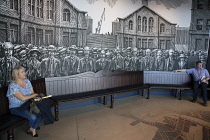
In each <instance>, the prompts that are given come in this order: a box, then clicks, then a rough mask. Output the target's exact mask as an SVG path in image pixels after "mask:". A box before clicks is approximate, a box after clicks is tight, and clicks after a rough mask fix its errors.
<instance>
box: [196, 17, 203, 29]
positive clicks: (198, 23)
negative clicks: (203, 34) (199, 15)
mask: <svg viewBox="0 0 210 140" xmlns="http://www.w3.org/2000/svg"><path fill="white" fill-rule="evenodd" d="M196 27H197V30H202V29H203V19H197V26H196Z"/></svg>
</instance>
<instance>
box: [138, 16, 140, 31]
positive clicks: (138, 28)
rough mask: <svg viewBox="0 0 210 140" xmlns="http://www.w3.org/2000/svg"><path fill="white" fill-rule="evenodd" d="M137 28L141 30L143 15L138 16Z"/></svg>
mask: <svg viewBox="0 0 210 140" xmlns="http://www.w3.org/2000/svg"><path fill="white" fill-rule="evenodd" d="M137 25H138V26H137V28H138V31H141V16H138V22H137Z"/></svg>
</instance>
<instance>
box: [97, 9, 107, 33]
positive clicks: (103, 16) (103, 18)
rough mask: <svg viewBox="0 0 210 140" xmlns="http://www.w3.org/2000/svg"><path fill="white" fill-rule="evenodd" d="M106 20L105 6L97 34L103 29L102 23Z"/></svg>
mask: <svg viewBox="0 0 210 140" xmlns="http://www.w3.org/2000/svg"><path fill="white" fill-rule="evenodd" d="M103 20H104V21H105V8H104V11H103V13H102V15H101V19H100V21H99V22H98V27H97V28H96V34H100V31H101V25H102V21H103Z"/></svg>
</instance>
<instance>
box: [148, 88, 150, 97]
mask: <svg viewBox="0 0 210 140" xmlns="http://www.w3.org/2000/svg"><path fill="white" fill-rule="evenodd" d="M149 98H150V88H148V91H147V99H149Z"/></svg>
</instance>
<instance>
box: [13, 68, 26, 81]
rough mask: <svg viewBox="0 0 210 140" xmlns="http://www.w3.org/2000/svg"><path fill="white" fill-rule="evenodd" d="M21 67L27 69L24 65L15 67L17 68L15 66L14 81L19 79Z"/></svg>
mask: <svg viewBox="0 0 210 140" xmlns="http://www.w3.org/2000/svg"><path fill="white" fill-rule="evenodd" d="M21 69H23V70H25V68H24V67H22V66H17V67H15V68H13V70H12V80H13V81H17V79H18V74H19V71H20V70H21Z"/></svg>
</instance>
